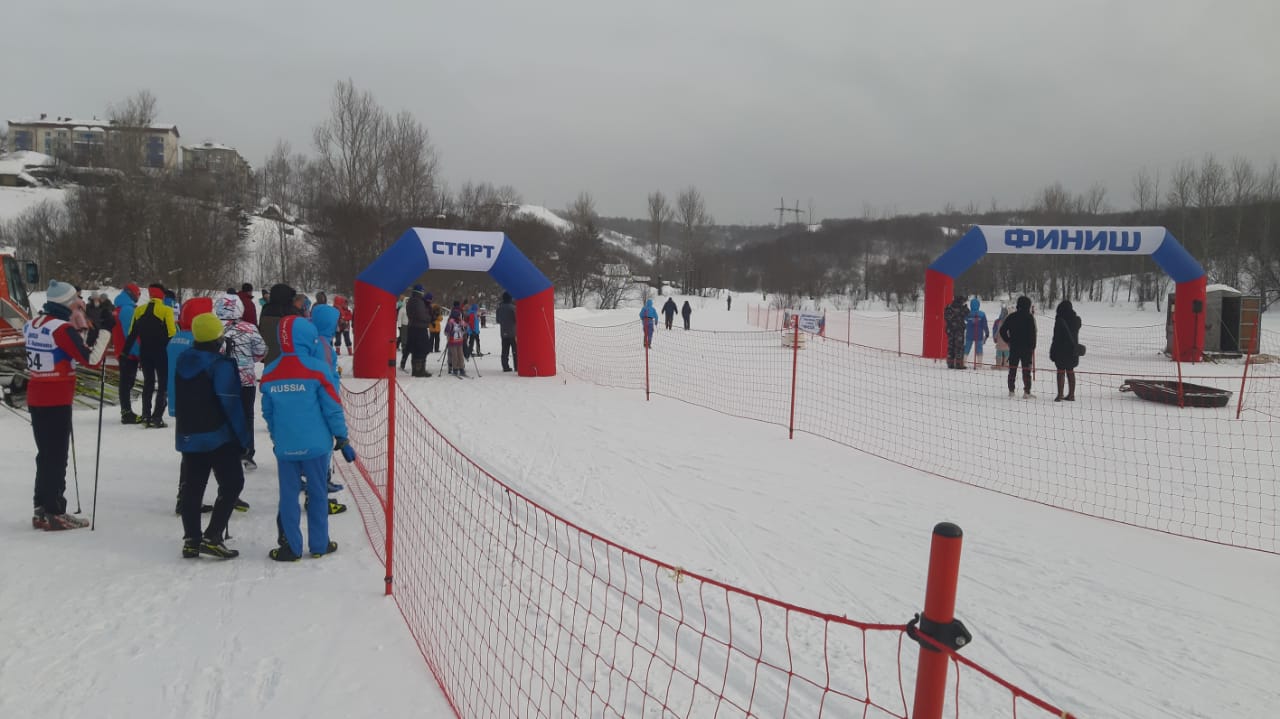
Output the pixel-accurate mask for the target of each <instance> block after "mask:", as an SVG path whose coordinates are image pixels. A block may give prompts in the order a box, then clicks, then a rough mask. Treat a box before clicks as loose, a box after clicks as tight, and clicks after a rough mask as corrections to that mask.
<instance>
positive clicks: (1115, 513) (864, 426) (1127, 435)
mask: <svg viewBox="0 0 1280 719" xmlns="http://www.w3.org/2000/svg"><path fill="white" fill-rule="evenodd" d="M774 314H777V312H776V311H774ZM638 333H639V323H638V322H637V323H629V324H627V325H621V326H615V327H588V326H584V325H579V324H574V323H569V322H563V321H562V322H561V323H560V326H559V327H558V328H557V337H558V342H559V343H560V358H561V359H560V364H561V368H562V369H563V370H564V371H565V372H567V373H569V374H572V375H574V376H577V377H580V378H582V379H584V380H587V381H591V382H595V383H598V384H601V385H607V386H614V387H624V388H635V387H644V386H645V384H646V381H647V383H648V386H649V387H650V389H651V392H652V393H653V394H656V395H660V396H664V397H668V398H672V399H678V400H681V401H685V402H689V403H692V404H696V405H699V406H702V407H706V408H709V409H713V410H716V411H719V412H723V413H725V414H730V415H734V416H737V417H747V418H751V419H756V420H760V421H763V422H769V423H773V424H778V425H781V426H783V427H791V428H793V429H794V430H795V431H797V432H808V433H810V434H814V435H817V436H819V437H824V438H826V439H830V440H833V441H836V442H839V443H841V444H845V445H847V446H850V447H853V448H856V449H859V450H862V451H864V452H867V453H869V454H872V455H875V456H877V457H881V458H884V459H887V460H890V461H893V462H896V463H899V464H902V465H905V466H909V467H913V468H916V469H919V470H922V471H925V472H929V473H932V474H936V475H938V476H942V477H946V478H948V479H953V480H956V481H960V482H964V483H966V484H971V485H974V486H978V487H983V488H986V489H990V490H993V491H997V492H1001V493H1004V494H1008V495H1011V496H1015V497H1020V498H1023V499H1027V500H1031V501H1034V502H1039V503H1042V504H1046V505H1049V506H1053V507H1058V508H1061V509H1067V510H1070V511H1074V512H1079V513H1082V514H1087V515H1090V516H1094V517H1100V518H1103V519H1109V520H1114V521H1118V522H1123V523H1126V524H1132V525H1135V526H1139V527H1145V528H1148V529H1155V530H1159V531H1162V532H1168V533H1172V534H1177V535H1181V536H1187V537H1193V538H1196V539H1202V540H1206V541H1211V542H1217V543H1221V544H1227V545H1232V546H1238V547H1245V548H1249V549H1256V550H1262V551H1266V552H1280V541H1278V540H1277V534H1276V526H1277V523H1280V477H1277V474H1276V471H1275V467H1276V466H1280V436H1278V433H1277V425H1276V421H1277V419H1280V376H1277V375H1276V374H1275V370H1274V365H1254V366H1252V367H1251V368H1250V371H1249V374H1248V377H1247V379H1246V378H1245V377H1244V366H1243V364H1241V365H1240V366H1232V367H1222V366H1217V367H1214V368H1213V369H1214V370H1215V371H1218V372H1219V374H1206V375H1197V376H1190V375H1188V376H1185V377H1184V378H1183V379H1184V381H1185V382H1189V383H1195V384H1199V385H1204V386H1209V387H1213V388H1217V389H1222V390H1226V391H1229V392H1231V393H1232V397H1231V401H1230V404H1229V406H1227V407H1222V408H1193V407H1188V408H1181V409H1180V408H1179V407H1177V406H1170V405H1165V404H1157V403H1154V402H1148V401H1143V400H1140V399H1137V398H1136V397H1134V396H1133V395H1131V394H1128V393H1122V392H1120V391H1118V390H1119V388H1120V387H1121V386H1122V385H1123V384H1125V381H1126V380H1128V379H1155V380H1162V381H1174V380H1176V376H1170V375H1169V374H1168V371H1169V368H1170V365H1169V363H1168V362H1167V361H1158V360H1152V361H1150V362H1148V361H1146V360H1142V361H1135V362H1131V363H1129V366H1130V367H1131V370H1130V371H1128V372H1116V371H1112V370H1114V368H1115V367H1120V366H1124V364H1125V363H1124V361H1123V359H1121V358H1119V357H1117V356H1116V355H1114V354H1108V353H1106V352H1105V351H1101V348H1100V351H1099V352H1097V353H1095V352H1094V351H1093V349H1092V348H1091V349H1090V352H1089V354H1088V355H1087V356H1086V357H1085V358H1083V359H1082V362H1081V370H1086V369H1090V368H1091V367H1092V366H1094V365H1096V364H1102V365H1103V366H1104V367H1110V368H1112V369H1111V370H1104V371H1096V372H1095V371H1087V372H1086V371H1077V372H1076V377H1077V382H1078V387H1077V395H1076V401H1074V402H1061V403H1055V402H1053V401H1052V399H1053V397H1054V395H1055V394H1056V387H1055V384H1054V383H1055V373H1054V372H1053V371H1051V370H1050V371H1044V370H1039V371H1037V372H1035V373H1034V375H1033V385H1032V386H1033V390H1034V392H1035V393H1037V394H1038V395H1039V396H1038V398H1037V399H1035V400H1033V401H1027V400H1024V399H1022V398H1021V395H1022V390H1023V380H1022V377H1021V376H1019V377H1018V378H1017V396H1016V397H1013V398H1011V397H1009V396H1008V395H1009V393H1008V390H1007V388H1006V382H1007V372H1006V371H1004V370H996V371H993V367H992V365H991V364H990V363H991V362H992V361H994V359H995V358H994V353H993V352H992V353H991V354H990V355H988V357H987V364H985V365H975V364H973V363H970V364H969V365H968V366H969V367H970V369H969V370H966V371H957V370H950V369H947V368H946V366H945V365H944V364H942V363H941V362H938V361H934V360H929V359H923V358H920V357H918V356H914V355H909V354H906V353H903V354H902V355H899V354H898V353H897V351H896V350H889V349H880V348H875V347H867V346H863V345H859V344H856V343H849V342H847V341H844V340H840V339H833V338H831V337H825V338H824V337H819V336H815V335H808V334H806V333H803V332H801V333H799V338H798V339H799V342H800V344H801V349H799V350H794V349H793V348H792V346H791V345H792V344H794V343H795V340H796V337H795V333H794V331H783V332H768V331H741V332H701V331H684V330H675V331H665V330H664V331H659V332H658V333H657V334H656V336H655V338H654V341H653V344H652V348H651V349H650V350H649V352H648V353H647V354H648V361H647V365H646V362H645V357H644V355H645V354H646V352H645V349H644V347H643V346H642V344H641V343H640V342H639V341H638V340H637V339H636V338H637V336H638ZM988 351H989V352H990V351H991V350H990V347H989V349H988ZM1045 354H1047V352H1044V351H1042V352H1041V355H1042V357H1041V359H1042V360H1044V361H1046V362H1047V359H1046V358H1045V357H1043V355H1045ZM1097 355H1101V357H1099V356H1097ZM637 357H639V359H638V360H637V359H636V358H637ZM583 358H589V359H583ZM1156 362H1159V364H1155V363H1156ZM646 366H647V371H648V377H647V378H646V377H645V376H643V375H639V376H637V375H636V373H637V372H639V373H643V372H645V371H646ZM974 367H977V369H973V368H974ZM793 368H794V374H795V377H794V379H795V382H794V383H793ZM1184 368H1185V369H1187V370H1188V371H1190V370H1191V369H1192V366H1191V365H1184ZM1195 370H1196V371H1197V372H1201V371H1205V370H1204V369H1203V368H1202V367H1199V366H1196V367H1195ZM1242 383H1243V389H1244V391H1243V393H1241V387H1242ZM793 385H794V387H795V392H794V414H792V400H793V394H792V387H793ZM1237 415H1238V417H1237Z"/></svg>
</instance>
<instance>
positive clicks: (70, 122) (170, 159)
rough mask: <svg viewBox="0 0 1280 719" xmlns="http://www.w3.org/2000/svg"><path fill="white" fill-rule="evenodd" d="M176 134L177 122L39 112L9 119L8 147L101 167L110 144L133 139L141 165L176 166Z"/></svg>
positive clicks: (179, 157) (179, 150) (178, 151)
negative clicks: (123, 121) (125, 121)
mask: <svg viewBox="0 0 1280 719" xmlns="http://www.w3.org/2000/svg"><path fill="white" fill-rule="evenodd" d="M179 138H180V135H179V134H178V126H177V125H170V124H164V123H152V124H150V125H147V126H145V127H130V126H125V125H118V124H116V123H115V122H114V121H112V120H99V119H97V118H94V119H92V120H78V119H75V118H71V117H53V118H50V117H49V116H48V115H45V114H43V113H41V115H40V117H39V118H38V119H30V120H10V121H9V147H8V148H7V149H8V150H9V151H10V152H18V151H21V150H31V151H34V152H42V153H44V154H46V155H52V156H53V157H57V158H59V159H61V160H64V161H66V162H69V163H71V164H73V165H77V166H81V167H101V166H103V165H105V164H107V157H108V151H109V150H110V149H111V148H112V147H114V146H116V145H117V144H123V143H136V144H137V146H138V152H139V154H140V157H139V163H140V166H141V167H145V168H149V169H154V170H177V169H179V168H180V167H181V162H182V148H181V146H180V145H179Z"/></svg>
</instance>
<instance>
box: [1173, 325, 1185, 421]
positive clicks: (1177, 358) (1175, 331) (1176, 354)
mask: <svg viewBox="0 0 1280 719" xmlns="http://www.w3.org/2000/svg"><path fill="white" fill-rule="evenodd" d="M1177 311H1178V310H1177V308H1176V306H1175V308H1174V312H1177ZM1179 346H1180V345H1179V344H1178V321H1177V317H1175V318H1174V322H1173V346H1172V347H1170V348H1169V349H1170V350H1171V351H1172V353H1173V361H1174V362H1175V363H1176V364H1177V365H1178V408H1179V409H1181V408H1182V407H1184V406H1185V405H1183V403H1182V402H1183V395H1182V354H1181V353H1180V352H1178V347H1179Z"/></svg>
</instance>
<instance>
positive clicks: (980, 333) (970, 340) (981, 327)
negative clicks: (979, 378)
mask: <svg viewBox="0 0 1280 719" xmlns="http://www.w3.org/2000/svg"><path fill="white" fill-rule="evenodd" d="M981 308H982V302H980V301H979V300H978V298H977V297H974V298H973V299H971V300H969V319H968V320H966V321H965V330H964V356H965V357H966V358H967V357H968V356H969V355H970V354H971V353H972V354H974V355H975V356H974V358H973V368H974V369H978V368H979V367H981V366H982V354H983V353H982V348H983V346H984V345H985V344H986V343H987V340H988V339H989V338H990V337H991V330H990V328H988V327H987V313H986V312H983V311H982V309H981ZM975 349H976V350H977V352H976V353H974V350H975Z"/></svg>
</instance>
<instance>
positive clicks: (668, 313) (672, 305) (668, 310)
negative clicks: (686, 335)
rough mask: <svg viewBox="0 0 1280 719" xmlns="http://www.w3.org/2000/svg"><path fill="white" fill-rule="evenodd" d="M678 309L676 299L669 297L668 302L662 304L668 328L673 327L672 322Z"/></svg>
mask: <svg viewBox="0 0 1280 719" xmlns="http://www.w3.org/2000/svg"><path fill="white" fill-rule="evenodd" d="M678 311H679V310H678V308H677V307H676V301H675V300H673V299H671V298H670V297H668V298H667V303H666V304H665V305H663V306H662V317H663V319H665V320H666V321H667V329H671V323H672V322H673V321H674V320H675V318H676V312H678Z"/></svg>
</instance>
